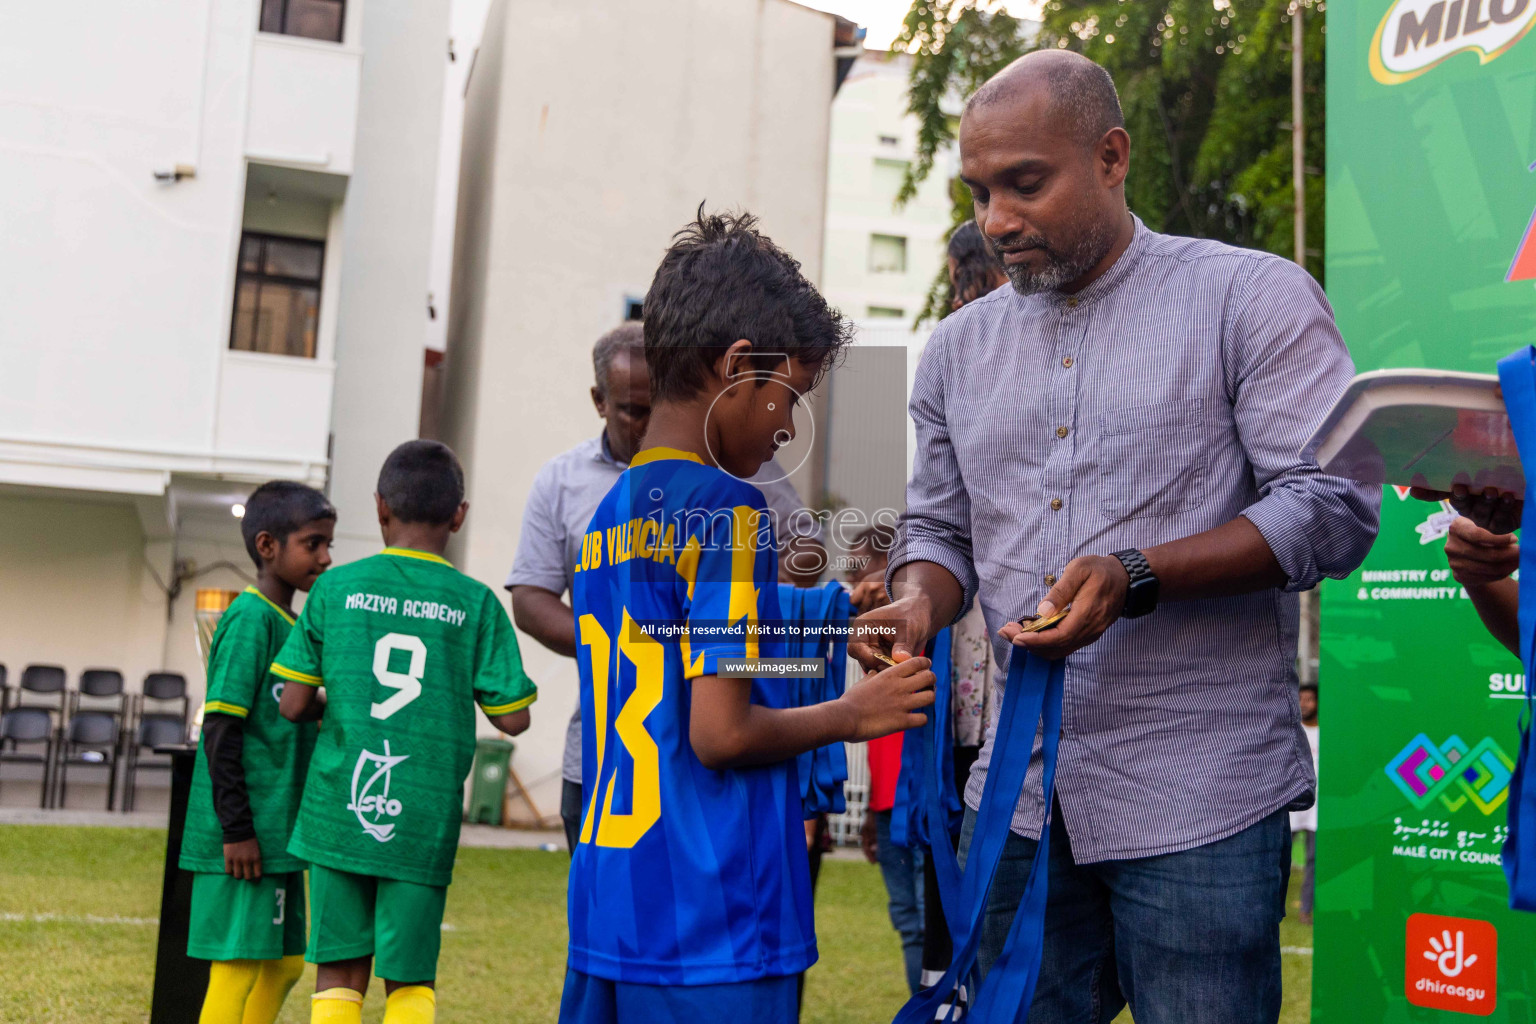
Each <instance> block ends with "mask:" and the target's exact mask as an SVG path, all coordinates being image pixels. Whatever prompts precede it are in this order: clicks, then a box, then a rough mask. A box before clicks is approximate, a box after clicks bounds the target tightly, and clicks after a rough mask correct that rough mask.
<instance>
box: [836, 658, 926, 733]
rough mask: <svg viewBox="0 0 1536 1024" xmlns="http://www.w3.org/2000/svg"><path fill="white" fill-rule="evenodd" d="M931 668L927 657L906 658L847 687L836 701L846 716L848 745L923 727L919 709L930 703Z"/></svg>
mask: <svg viewBox="0 0 1536 1024" xmlns="http://www.w3.org/2000/svg"><path fill="white" fill-rule="evenodd" d="M903 653H905V652H903ZM876 663H877V664H878V662H876ZM932 665H933V663H932V662H931V661H929V660H928V659H927V658H912V657H906V658H903V659H901V663H900V664H898V665H894V666H892V667H890V668H887V669H885V670H884V671H882V672H876V673H874V674H873V675H868V676H865V677H864V678H863V679H862V680H860V681H859V683H858V684H857V685H855V686H850V687H848V689H847V690H846V691H844V693H843V695H842V697H840V698H838V702H839V703H840V704H842V706H843V708H844V709H845V710H846V712H847V715H848V728H847V729H846V731H845V735H846V736H847V737H848V742H850V743H862V742H864V741H865V740H873V739H878V738H879V737H881V736H889V735H890V734H891V733H893V732H901V731H902V730H903V729H916V728H918V727H920V726H922V725H924V724H926V723H927V721H928V716H927V715H925V714H922V712H921V709H922V708H926V707H928V706H929V705H931V704H932V703H933V684H934V682H935V678H934V675H933V672H932V671H931V670H930V669H931V666H932Z"/></svg>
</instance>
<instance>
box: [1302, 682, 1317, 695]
mask: <svg viewBox="0 0 1536 1024" xmlns="http://www.w3.org/2000/svg"><path fill="white" fill-rule="evenodd" d="M1307 690H1311V691H1312V692H1313V693H1314V694H1315V693H1317V684H1316V683H1302V684H1301V686H1299V687H1297V692H1298V693H1300V692H1305V691H1307Z"/></svg>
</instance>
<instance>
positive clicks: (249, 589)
mask: <svg viewBox="0 0 1536 1024" xmlns="http://www.w3.org/2000/svg"><path fill="white" fill-rule="evenodd" d="M245 592H246V593H247V594H255V595H256V596H257V597H259V598H261V599H262V600H263V601H265V602H266V604H267V606H268V607H269V608H271V609H272V610H273V611H275V612H277V614H279V615H281V616H282V617H283V621H284V622H286V623H288V625H290V626H291V625H293V622H294V619H293V616H292V615H290V614H288V610H287V609H286V608H282V607H280V606H279V605H278V604H277V603H276V602H275V601H273V600H272V599H271V598H269V597H267V595H266V594H263V593H262V592H261V591H259V590H257V589H256V588H255V587H246V588H245Z"/></svg>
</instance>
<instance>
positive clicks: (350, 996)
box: [309, 988, 363, 1024]
mask: <svg viewBox="0 0 1536 1024" xmlns="http://www.w3.org/2000/svg"><path fill="white" fill-rule="evenodd" d="M309 1024H363V994H362V993H361V992H358V991H356V990H354V989H350V988H328V989H326V990H325V991H324V992H316V993H315V998H314V1000H313V1001H312V1002H311V1003H310V1004H309Z"/></svg>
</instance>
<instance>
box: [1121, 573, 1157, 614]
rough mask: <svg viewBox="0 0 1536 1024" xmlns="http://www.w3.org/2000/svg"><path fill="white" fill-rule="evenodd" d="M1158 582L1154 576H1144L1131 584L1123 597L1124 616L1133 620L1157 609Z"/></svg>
mask: <svg viewBox="0 0 1536 1024" xmlns="http://www.w3.org/2000/svg"><path fill="white" fill-rule="evenodd" d="M1157 591H1158V581H1157V577H1155V576H1144V577H1142V578H1141V579H1139V580H1136V581H1135V582H1133V583H1132V584H1131V586H1130V589H1129V590H1127V591H1126V595H1125V615H1126V616H1127V617H1129V618H1135V617H1137V616H1138V615H1145V614H1147V613H1148V612H1150V611H1151V610H1152V609H1153V608H1156V607H1157Z"/></svg>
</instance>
